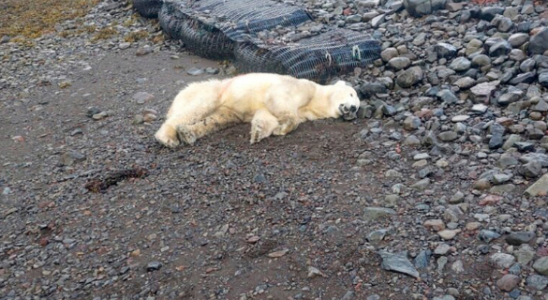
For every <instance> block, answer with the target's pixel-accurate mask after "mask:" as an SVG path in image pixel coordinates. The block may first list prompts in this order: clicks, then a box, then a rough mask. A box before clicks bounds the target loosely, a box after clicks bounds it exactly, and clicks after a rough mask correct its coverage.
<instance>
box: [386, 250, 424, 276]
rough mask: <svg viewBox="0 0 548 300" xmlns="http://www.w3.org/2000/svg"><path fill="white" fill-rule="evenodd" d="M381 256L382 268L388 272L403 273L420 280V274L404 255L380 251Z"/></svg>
mask: <svg viewBox="0 0 548 300" xmlns="http://www.w3.org/2000/svg"><path fill="white" fill-rule="evenodd" d="M379 255H380V256H381V258H382V263H381V268H383V269H384V270H387V271H394V272H398V273H403V274H406V275H409V276H412V277H415V278H419V277H420V274H419V272H418V271H417V269H415V267H414V266H413V264H412V263H411V262H410V261H409V260H408V259H407V256H406V255H405V254H403V253H397V254H396V253H389V252H386V251H380V252H379Z"/></svg>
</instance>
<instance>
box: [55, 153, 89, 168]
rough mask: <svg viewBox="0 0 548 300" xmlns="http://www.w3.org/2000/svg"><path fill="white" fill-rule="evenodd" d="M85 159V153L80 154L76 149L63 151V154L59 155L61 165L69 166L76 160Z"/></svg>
mask: <svg viewBox="0 0 548 300" xmlns="http://www.w3.org/2000/svg"><path fill="white" fill-rule="evenodd" d="M85 160H86V155H85V154H82V153H80V152H78V151H74V150H71V151H68V152H65V153H64V154H63V155H61V158H60V160H59V163H60V164H61V165H62V166H69V167H70V166H72V165H74V164H75V163H77V162H82V161H85Z"/></svg>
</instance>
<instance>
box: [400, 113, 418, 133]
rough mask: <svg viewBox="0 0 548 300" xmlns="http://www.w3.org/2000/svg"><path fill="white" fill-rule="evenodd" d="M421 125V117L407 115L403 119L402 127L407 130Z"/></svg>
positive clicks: (412, 129) (415, 128)
mask: <svg viewBox="0 0 548 300" xmlns="http://www.w3.org/2000/svg"><path fill="white" fill-rule="evenodd" d="M421 125H422V122H421V119H420V118H419V117H416V116H409V117H407V118H405V120H404V121H403V128H404V129H405V130H407V131H414V130H417V129H419V127H420V126H421Z"/></svg>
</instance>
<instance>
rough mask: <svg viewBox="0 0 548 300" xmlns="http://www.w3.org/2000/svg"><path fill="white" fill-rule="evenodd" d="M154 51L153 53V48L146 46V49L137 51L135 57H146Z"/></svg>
mask: <svg viewBox="0 0 548 300" xmlns="http://www.w3.org/2000/svg"><path fill="white" fill-rule="evenodd" d="M152 51H153V50H152V47H150V46H148V45H146V46H144V47H142V48H139V49H137V51H135V55H136V56H145V55H147V54H149V53H152Z"/></svg>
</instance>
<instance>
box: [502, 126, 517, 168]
mask: <svg viewBox="0 0 548 300" xmlns="http://www.w3.org/2000/svg"><path fill="white" fill-rule="evenodd" d="M520 141H521V135H519V134H511V135H509V136H508V138H507V139H506V142H504V144H503V145H502V149H504V150H508V149H510V148H512V147H514V144H515V143H517V142H520ZM512 158H513V157H512ZM501 159H502V157H501ZM513 160H516V159H515V158H513ZM515 164H517V160H516V162H515V163H513V164H512V165H515ZM508 166H510V165H507V166H506V167H508Z"/></svg>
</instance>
